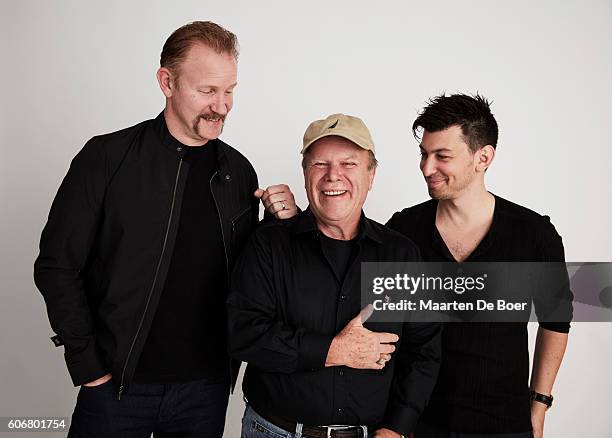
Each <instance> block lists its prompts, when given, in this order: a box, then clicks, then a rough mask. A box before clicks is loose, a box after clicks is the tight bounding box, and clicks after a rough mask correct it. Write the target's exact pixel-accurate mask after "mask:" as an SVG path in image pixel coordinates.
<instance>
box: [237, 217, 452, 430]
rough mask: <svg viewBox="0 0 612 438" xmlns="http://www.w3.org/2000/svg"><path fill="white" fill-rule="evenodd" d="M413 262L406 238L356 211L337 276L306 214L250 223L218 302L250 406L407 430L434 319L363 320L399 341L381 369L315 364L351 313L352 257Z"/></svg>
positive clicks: (428, 384)
mask: <svg viewBox="0 0 612 438" xmlns="http://www.w3.org/2000/svg"><path fill="white" fill-rule="evenodd" d="M416 260H420V258H419V253H418V250H417V248H416V247H415V245H414V244H413V243H412V242H411V241H410V240H408V239H406V238H405V237H403V236H401V235H400V234H399V233H396V232H394V231H392V230H390V229H388V228H386V227H384V226H382V225H380V224H378V223H376V222H374V221H372V220H369V219H367V218H366V217H365V216H363V215H362V218H361V222H360V229H359V234H358V236H357V238H356V239H355V245H354V254H353V256H352V259H351V262H350V263H349V266H348V268H347V271H346V275H345V276H344V279H341V278H338V276H337V275H336V274H335V273H334V269H333V264H332V263H330V261H329V260H328V259H327V258H326V256H325V252H324V251H323V249H322V243H321V233H320V232H319V230H318V229H317V227H316V223H315V220H314V217H313V215H312V213H311V212H310V210H306V211H304V212H302V213H300V214H299V215H298V216H296V217H295V218H294V219H293V220H289V221H284V222H271V223H268V224H264V225H262V226H260V227H259V228H258V229H257V230H256V232H255V233H254V235H253V236H252V238H251V241H250V242H249V244H248V245H247V247H246V249H245V251H244V253H243V254H242V257H241V259H240V261H239V262H238V264H237V265H236V268H235V270H234V274H233V278H232V286H231V290H230V295H229V298H228V320H229V340H228V344H229V349H230V354H231V355H232V356H233V357H235V358H237V359H240V360H242V361H245V362H248V366H247V369H246V373H245V377H244V382H243V390H244V394H245V396H246V397H247V399H248V401H249V403H250V404H251V405H252V406H253V408H254V409H255V411H257V412H258V413H259V414H260V415H263V416H264V417H266V416H276V417H281V418H283V419H285V420H289V421H296V422H301V423H304V424H306V425H330V424H348V425H367V426H369V427H388V428H390V429H392V430H395V431H397V432H399V433H403V434H406V435H407V434H408V433H409V432H410V431H411V430H412V428H413V426H414V425H415V423H416V420H417V418H418V416H419V414H420V413H421V411H422V410H423V408H424V406H425V404H426V402H427V399H428V398H429V395H430V393H431V390H432V388H433V386H434V384H435V380H436V376H437V373H438V367H439V360H440V327H441V325H440V324H437V323H431V324H429V323H427V324H426V323H420V324H417V323H405V324H403V323H400V322H397V323H376V324H375V323H368V322H366V323H365V324H364V326H365V327H366V328H367V329H369V330H372V331H377V332H382V331H384V332H392V333H396V334H397V335H398V336H399V338H400V340H399V342H398V343H397V344H396V347H397V350H396V352H395V353H393V355H392V359H391V361H390V362H388V363H387V365H386V366H385V368H384V369H382V370H359V369H352V368H348V367H344V366H338V367H325V360H326V358H327V352H328V350H329V346H330V344H331V341H332V339H333V337H334V336H335V335H336V334H337V333H338V332H340V331H341V330H342V329H343V328H344V327H345V325H346V324H347V323H348V322H349V321H350V320H351V319H353V318H354V317H355V316H356V315H357V314H358V313H359V311H360V310H361V295H360V279H361V262H365V261H389V262H391V261H416Z"/></svg>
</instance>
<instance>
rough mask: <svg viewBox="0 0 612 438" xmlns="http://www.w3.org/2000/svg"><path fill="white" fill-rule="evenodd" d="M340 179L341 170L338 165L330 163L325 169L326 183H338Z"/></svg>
mask: <svg viewBox="0 0 612 438" xmlns="http://www.w3.org/2000/svg"><path fill="white" fill-rule="evenodd" d="M341 177H342V168H341V166H340V165H339V164H335V163H331V164H330V165H329V166H328V167H327V173H326V175H325V179H326V180H327V181H340V178H341Z"/></svg>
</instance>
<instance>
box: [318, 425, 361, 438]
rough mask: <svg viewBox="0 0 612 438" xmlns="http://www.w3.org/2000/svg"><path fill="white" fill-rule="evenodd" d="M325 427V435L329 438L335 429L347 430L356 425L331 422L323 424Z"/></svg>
mask: <svg viewBox="0 0 612 438" xmlns="http://www.w3.org/2000/svg"><path fill="white" fill-rule="evenodd" d="M323 427H324V428H325V432H326V433H325V436H326V437H327V438H332V436H331V434H332V432H333V431H335V430H346V429H352V428H353V427H355V426H347V425H345V424H331V425H329V426H323Z"/></svg>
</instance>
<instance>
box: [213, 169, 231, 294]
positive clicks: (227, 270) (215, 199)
mask: <svg viewBox="0 0 612 438" xmlns="http://www.w3.org/2000/svg"><path fill="white" fill-rule="evenodd" d="M218 174H219V172H218V171H215V173H213V175H212V176H211V177H210V181H209V183H208V184H209V185H210V194H211V195H212V198H213V201H214V203H215V207H216V208H217V217H218V218H219V227H220V228H221V241H222V242H223V254H224V255H225V273H226V275H227V282H228V284H229V258H228V255H227V246H226V242H225V233H224V232H223V220H222V219H221V211H220V210H219V204H217V198H215V191H214V190H213V187H212V182H213V179H214V178H215V176H217V175H218ZM233 227H234V223H233V222H232V228H233ZM232 231H233V230H232Z"/></svg>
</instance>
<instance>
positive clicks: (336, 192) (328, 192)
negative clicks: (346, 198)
mask: <svg viewBox="0 0 612 438" xmlns="http://www.w3.org/2000/svg"><path fill="white" fill-rule="evenodd" d="M345 193H346V190H324V191H323V194H324V195H325V196H341V195H344V194H345Z"/></svg>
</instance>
